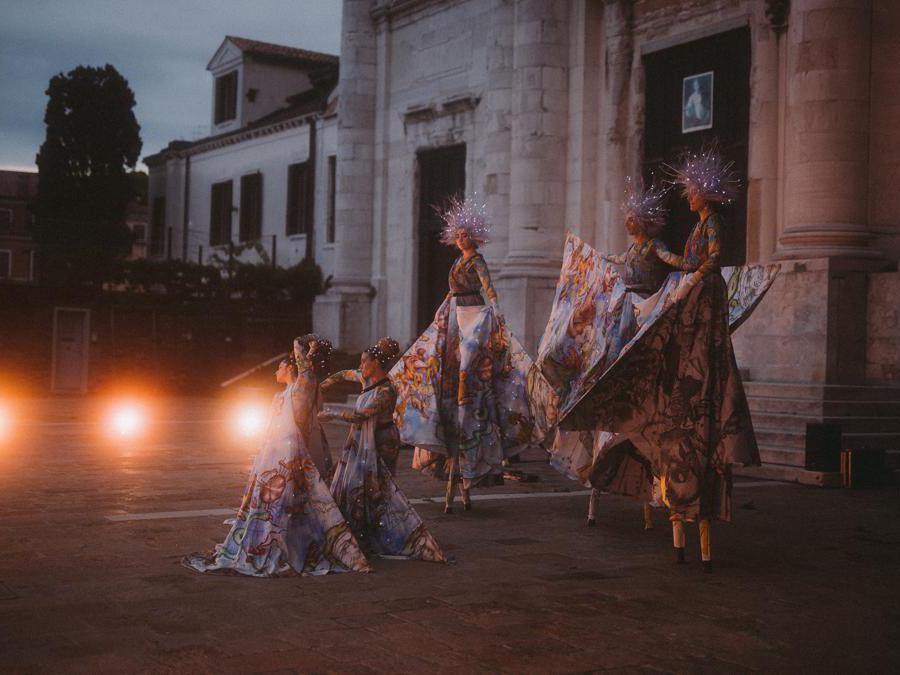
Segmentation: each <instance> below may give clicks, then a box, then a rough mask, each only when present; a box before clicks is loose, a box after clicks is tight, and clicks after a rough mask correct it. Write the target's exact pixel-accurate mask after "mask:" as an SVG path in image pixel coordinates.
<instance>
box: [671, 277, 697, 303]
mask: <svg viewBox="0 0 900 675" xmlns="http://www.w3.org/2000/svg"><path fill="white" fill-rule="evenodd" d="M698 282H699V279H698V278H697V276H696V272H693V273H691V274H688V275H687V276H686V277H685V279H684V280H683V281H682V282H681V284H680V285H679V286H678V290H676V291H675V302H681V301H682V300H684V299H685V298H686V297H687V296H688V294H689V293H690V292H691V290H692V289H693V288H694V286H696V285H697V283H698Z"/></svg>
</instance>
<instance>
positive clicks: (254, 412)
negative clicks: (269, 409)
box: [232, 402, 266, 438]
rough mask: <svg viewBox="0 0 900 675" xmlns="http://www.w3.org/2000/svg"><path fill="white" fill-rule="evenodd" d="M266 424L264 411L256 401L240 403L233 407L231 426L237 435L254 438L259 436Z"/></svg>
mask: <svg viewBox="0 0 900 675" xmlns="http://www.w3.org/2000/svg"><path fill="white" fill-rule="evenodd" d="M265 426H266V411H265V408H263V406H261V405H260V404H258V403H252V402H247V403H241V404H240V405H238V406H237V407H236V408H235V409H234V413H233V416H232V427H233V428H234V431H235V433H236V434H237V435H238V436H242V437H243V438H254V437H256V436H259V435H260V434H261V433H262V432H263V429H264V428H265Z"/></svg>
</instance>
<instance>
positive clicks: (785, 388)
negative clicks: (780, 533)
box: [735, 381, 900, 487]
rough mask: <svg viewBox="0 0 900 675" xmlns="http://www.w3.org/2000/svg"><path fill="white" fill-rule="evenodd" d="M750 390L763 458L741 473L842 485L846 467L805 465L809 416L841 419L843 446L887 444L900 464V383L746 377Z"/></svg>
mask: <svg viewBox="0 0 900 675" xmlns="http://www.w3.org/2000/svg"><path fill="white" fill-rule="evenodd" d="M744 390H745V391H746V393H747V400H748V402H749V404H750V411H751V413H752V416H753V426H754V428H755V430H756V439H757V442H758V443H759V452H760V458H761V459H762V463H763V464H762V466H760V467H735V474H737V475H740V476H751V477H754V478H764V479H772V480H783V481H791V482H796V483H803V484H805V485H819V486H822V487H839V486H840V485H841V475H840V472H837V471H812V470H808V469H806V468H805V464H806V424H807V422H824V423H834V424H840V425H841V428H842V431H843V442H842V447H843V448H854V447H878V448H885V449H886V450H888V452H887V453H886V455H887V457H886V462H887V464H888V467H889V468H892V469H896V468H898V460H900V387H883V386H853V385H832V384H813V383H809V384H793V383H783V382H754V381H745V382H744Z"/></svg>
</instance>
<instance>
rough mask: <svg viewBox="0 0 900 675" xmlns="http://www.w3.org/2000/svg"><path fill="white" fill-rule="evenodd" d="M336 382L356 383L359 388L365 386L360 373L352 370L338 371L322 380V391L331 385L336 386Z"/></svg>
mask: <svg viewBox="0 0 900 675" xmlns="http://www.w3.org/2000/svg"><path fill="white" fill-rule="evenodd" d="M338 382H356V383H357V384H358V385H359V386H361V387H362V386H365V378H363V376H362V373H361V372H359V371H358V370H353V369H352V368H351V369H349V370H339V371H338V372H336V373H332V374H331V375H329V376H328V377H326V378H325V379H324V380H322V383H321V385H320V386H321V387H322V389H327V388H328V387H330V386H331V385H333V384H337V383H338Z"/></svg>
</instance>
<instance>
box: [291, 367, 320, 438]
mask: <svg viewBox="0 0 900 675" xmlns="http://www.w3.org/2000/svg"><path fill="white" fill-rule="evenodd" d="M316 386H317V384H316V379H315V376H313V374H312V371H311V370H304V371H301V372H300V374H299V375H298V377H297V381H296V382H295V383H294V385H293V386H292V387H291V389H290V397H291V401H290V402H291V412H292V413H293V415H294V424H296V425H297V428H298V429H299V430H300V433H301V434H303V435H304V436H306V435H308V434H309V432H310V430H311V429H312V427H313V419H314V417H315V415H316V414H317V413H318V410H317V409H316Z"/></svg>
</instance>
